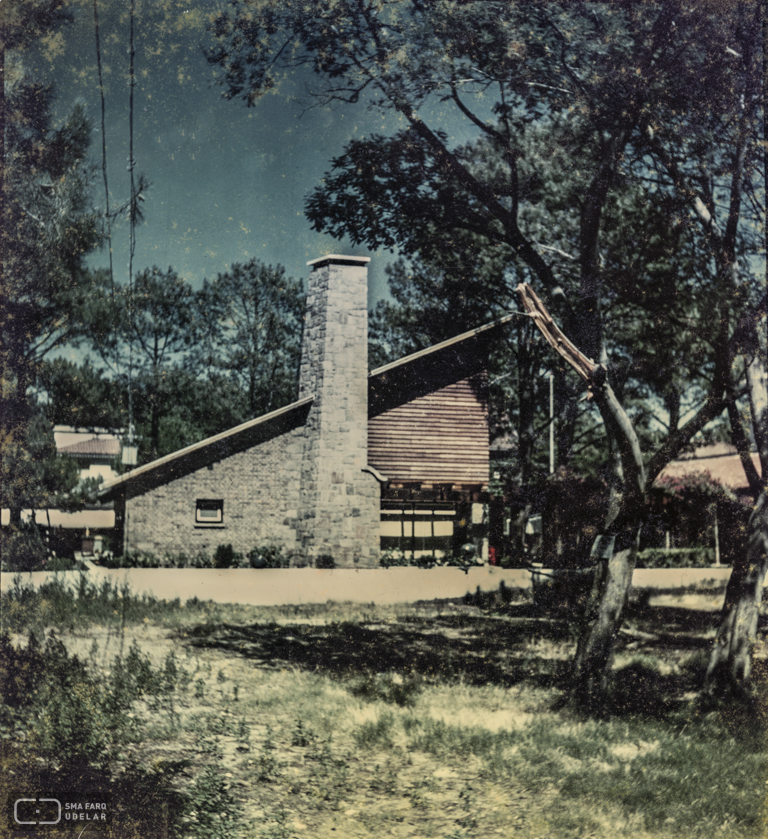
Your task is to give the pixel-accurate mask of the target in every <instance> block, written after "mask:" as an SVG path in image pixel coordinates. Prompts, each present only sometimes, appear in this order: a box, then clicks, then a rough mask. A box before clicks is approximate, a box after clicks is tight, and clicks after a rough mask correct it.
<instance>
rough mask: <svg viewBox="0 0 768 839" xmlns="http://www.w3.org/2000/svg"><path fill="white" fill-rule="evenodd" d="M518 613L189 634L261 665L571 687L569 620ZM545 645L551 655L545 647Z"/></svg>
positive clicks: (219, 628) (527, 610) (201, 629)
mask: <svg viewBox="0 0 768 839" xmlns="http://www.w3.org/2000/svg"><path fill="white" fill-rule="evenodd" d="M512 612H513V613H514V614H508V615H505V616H503V617H489V616H487V615H481V614H477V613H468V612H463V613H459V614H456V615H455V616H454V615H441V616H437V617H420V616H413V617H408V618H401V619H399V620H398V621H381V622H377V621H368V622H365V623H351V622H341V623H336V624H329V625H327V626H307V625H301V624H298V625H293V626H285V625H278V624H275V623H268V624H267V623H265V624H252V625H249V626H235V625H232V624H219V625H215V626H211V625H206V626H198V627H196V628H193V629H191V630H187V635H188V637H189V640H190V641H191V643H192V644H193V645H195V646H198V647H212V648H217V649H222V650H227V651H228V652H231V653H236V654H238V655H242V656H245V657H246V658H249V659H252V660H254V661H255V662H257V663H258V664H259V665H261V666H274V667H285V666H292V667H297V668H300V669H302V670H308V671H322V672H324V673H327V674H328V675H331V676H333V677H337V678H342V677H347V676H352V675H359V674H360V673H399V674H401V675H404V676H405V675H418V676H420V677H422V678H424V679H426V680H428V681H439V682H456V681H463V682H466V683H468V684H473V685H481V684H495V685H500V686H503V687H509V686H511V685H514V684H517V683H518V682H520V681H522V680H529V681H534V682H535V683H537V684H538V685H540V686H542V687H561V686H564V684H565V680H566V678H567V673H568V669H569V660H570V658H571V655H572V651H573V641H572V640H571V630H570V628H569V626H568V624H567V622H566V621H564V620H560V619H558V620H551V619H542V618H539V617H536V616H535V614H534V610H533V609H532V608H531V607H530V606H529V605H528V604H521V605H520V606H519V607H518V608H517V609H515V610H512ZM542 646H546V655H542V654H540V651H539V650H538V648H539V647H542Z"/></svg>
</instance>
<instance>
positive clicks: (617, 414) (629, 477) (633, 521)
mask: <svg viewBox="0 0 768 839" xmlns="http://www.w3.org/2000/svg"><path fill="white" fill-rule="evenodd" d="M517 291H518V294H519V295H520V299H521V301H522V304H523V306H524V307H525V309H526V311H527V312H528V314H529V315H530V316H531V317H532V318H533V321H534V323H535V324H536V326H537V327H538V329H539V330H540V332H541V334H542V335H543V336H544V339H545V340H546V341H547V343H548V344H550V346H552V347H553V349H554V350H555V351H556V352H557V353H559V354H560V355H561V356H562V357H563V358H564V359H565V360H566V361H567V362H568V364H570V365H571V367H573V369H574V370H575V371H576V372H577V373H578V375H579V376H580V377H581V378H582V379H583V380H584V381H585V382H586V384H587V388H588V398H590V399H593V400H594V402H595V404H596V405H597V407H598V408H599V410H600V414H601V416H602V418H603V422H604V423H605V427H606V431H607V433H608V434H610V435H611V437H612V439H613V440H614V442H615V444H616V447H617V450H618V453H619V457H620V462H621V478H622V489H621V490H620V491H619V492H617V493H616V494H615V495H614V497H612V499H611V504H610V505H609V510H608V514H607V517H606V521H605V523H604V526H603V532H602V534H601V535H600V536H599V537H598V539H599V540H600V542H599V543H596V546H595V548H596V549H595V550H593V553H594V554H596V555H597V556H596V558H597V567H596V570H595V579H594V582H593V585H592V591H591V592H590V596H589V599H588V601H587V605H586V609H585V613H584V617H583V619H582V625H581V631H580V634H579V643H578V647H577V650H576V658H575V660H574V669H573V695H572V699H573V702H574V704H575V705H577V706H578V707H580V708H582V709H584V710H587V711H589V712H592V713H594V712H597V713H599V712H600V711H601V710H602V704H603V702H604V700H605V696H606V688H607V679H608V674H609V672H610V660H611V653H612V648H613V638H614V635H615V633H616V631H617V630H618V629H619V627H620V626H621V622H622V620H623V614H624V607H625V605H626V602H627V595H628V593H629V589H630V586H631V583H632V572H633V571H634V568H635V562H636V560H637V551H638V547H639V543H640V528H641V526H642V523H643V520H644V516H645V505H646V502H645V489H646V480H647V479H646V470H645V467H644V465H643V458H642V453H641V451H640V443H639V440H638V438H637V434H636V433H635V430H634V427H633V426H632V421H631V420H630V418H629V417H628V416H627V413H626V411H625V410H624V408H623V407H622V405H621V403H620V402H619V400H618V398H617V397H616V394H615V393H614V391H613V388H612V387H611V385H610V383H609V381H608V376H607V371H606V369H605V367H603V366H602V365H600V364H596V363H595V362H594V361H592V359H590V358H587V357H586V356H585V355H584V354H583V353H582V352H581V351H580V350H579V349H578V348H577V347H576V346H575V345H574V344H573V342H572V341H570V340H569V339H568V338H567V337H566V336H565V335H564V334H563V332H562V330H561V329H560V327H559V326H558V325H557V324H556V323H555V321H554V320H553V318H552V317H551V315H550V314H549V312H548V311H547V310H546V308H545V307H544V304H543V303H542V302H541V300H540V299H539V298H538V297H537V296H536V294H535V293H534V291H533V290H532V289H531V287H530V286H529V285H528V284H526V283H521V284H520V285H519V286H518V287H517Z"/></svg>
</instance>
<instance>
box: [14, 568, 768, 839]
mask: <svg viewBox="0 0 768 839" xmlns="http://www.w3.org/2000/svg"><path fill="white" fill-rule="evenodd" d="M641 602H642V601H641ZM652 604H653V601H651V604H648V603H645V604H644V605H640V604H638V605H637V606H636V607H635V609H634V611H633V614H632V615H631V616H630V620H629V621H628V623H627V625H626V630H627V631H626V632H624V633H622V635H621V637H620V639H619V644H618V649H617V656H616V662H615V668H616V669H615V680H614V681H615V687H614V692H613V696H612V703H613V704H612V707H613V713H612V715H611V716H610V717H609V718H607V719H605V720H600V721H596V720H583V719H579V718H578V717H576V716H574V715H573V714H572V713H570V712H569V711H568V710H567V709H565V708H563V707H561V705H562V699H563V697H564V691H565V687H566V680H567V674H568V662H569V660H570V658H571V656H572V654H573V650H574V646H575V637H574V629H573V623H572V621H571V620H570V619H568V617H567V616H562V615H561V616H552V615H542V614H539V613H538V612H537V611H536V610H535V609H534V607H533V605H532V604H531V603H529V602H527V601H525V600H519V601H516V602H515V601H513V602H507V603H493V602H485V603H482V604H479V605H477V604H475V605H473V604H471V603H464V602H440V603H428V604H417V605H414V606H410V607H373V606H371V607H370V608H366V607H360V606H357V605H355V606H353V605H348V604H347V605H345V604H329V605H327V606H322V607H321V606H317V607H296V608H292V607H285V608H256V607H235V606H232V607H229V606H213V605H211V604H205V603H200V602H190V603H188V604H185V605H181V604H178V603H175V604H162V603H158V602H157V601H153V600H151V599H148V598H134V597H132V596H131V595H130V593H129V592H128V591H120V590H116V589H113V588H110V587H109V586H104V587H102V588H101V589H96V588H94V587H89V586H88V585H86V584H84V585H83V588H82V590H81V592H80V597H79V599H75V598H73V597H72V596H71V595H69V594H67V593H66V592H65V591H62V590H61V588H60V587H58V588H57V587H56V586H55V585H54V586H50V587H47V588H45V589H43V590H42V591H41V592H39V593H34V592H31V591H25V590H23V589H21V588H17V589H15V590H11V591H10V592H9V593H8V594H7V595H4V596H3V604H2V606H3V612H2V622H3V630H4V633H5V635H4V641H3V644H2V649H1V650H0V653H1V656H0V665H1V666H2V674H3V706H2V717H1V718H0V728H1V730H0V734H1V735H2V740H1V741H0V742H2V744H3V745H2V749H3V758H4V763H5V767H4V768H5V770H6V773H7V774H6V777H7V778H8V780H9V783H8V785H7V788H6V789H5V791H4V793H3V795H4V798H5V799H7V800H8V799H9V797H10V796H12V795H17V794H21V793H19V790H31V789H35V790H39V791H40V792H37V793H35V794H39V795H42V794H44V792H45V790H48V791H51V790H53V791H55V790H60V791H62V794H63V791H64V790H66V791H67V792H68V793H69V794H70V795H72V794H74V793H73V790H75V791H77V794H81V795H91V796H94V795H102V796H103V797H109V798H110V806H111V811H110V814H111V819H112V835H113V836H115V837H120V839H122V837H134V836H135V837H139V836H141V837H145V839H147V837H149V838H150V839H154V837H163V838H164V839H166V837H167V839H173V837H190V839H197V837H200V839H203V837H205V839H218V837H221V839H225V838H226V837H233V838H234V837H243V839H250V837H253V839H291V837H307V839H309V837H312V838H313V839H314V837H318V839H325V838H326V837H328V839H330V837H381V836H395V837H414V838H415V837H424V839H427V837H439V839H460V837H461V838H462V839H463V838H464V837H467V838H468V837H489V836H491V837H492V836H496V835H498V836H502V835H503V836H516V837H524V839H534V837H541V839H545V838H546V839H548V837H573V839H576V837H579V839H585V838H586V837H605V839H614V837H632V839H643V837H681V839H683V837H684V839H688V838H689V837H702V839H710V837H763V836H765V835H767V834H766V821H765V804H766V790H767V789H768V786H767V784H768V758H767V757H766V751H765V745H766V743H765V735H764V731H765V726H764V722H765V720H764V710H765V709H764V705H763V703H762V702H761V701H760V700H759V699H758V700H757V701H756V702H755V704H754V706H753V707H752V708H750V709H747V710H739V712H738V713H737V712H736V711H732V712H730V711H729V710H728V709H721V711H719V712H709V713H706V714H704V713H700V712H699V711H698V710H697V706H696V702H695V699H696V687H697V684H698V679H699V678H700V676H701V672H702V668H703V666H704V665H705V663H706V654H707V650H708V647H709V644H710V643H711V639H712V637H713V631H714V630H713V627H714V622H715V620H716V617H717V615H716V613H714V612H712V611H709V610H707V608H700V609H697V608H680V607H678V606H675V605H674V604H671V605H670V604H668V605H664V606H658V605H652ZM689 605H690V603H689ZM694 605H695V604H694ZM702 605H704V606H706V603H703V604H702ZM30 633H31V634H32V636H33V637H31V638H30ZM765 655H766V649H765V640H764V637H763V636H761V640H760V643H759V645H758V649H757V650H756V671H757V680H758V687H759V688H761V689H764V688H765V667H764V663H765ZM762 695H765V694H764V690H763V694H762ZM7 800H6V802H5V806H3V807H2V812H1V813H0V818H2V819H3V820H4V823H3V824H2V825H0V827H1V828H2V831H1V832H0V835H3V836H5V835H10V829H11V828H13V827H14V825H12V824H11V823H10V822H11V819H10V816H9V812H10V811H9V809H8V803H7ZM81 829H82V826H81V825H80V824H79V823H78V826H77V831H74V826H73V825H72V824H71V823H70V824H66V825H64V826H63V827H62V826H61V825H60V826H58V827H56V828H48V829H47V831H48V832H46V834H45V835H46V836H47V837H48V836H50V837H51V839H53V838H54V837H59V836H61V837H64V836H70V835H72V836H76V835H78V832H79V831H80V830H81ZM96 833H97V826H96V825H94V826H93V827H90V826H89V829H88V830H86V832H85V834H84V835H85V837H86V839H87V837H88V835H89V834H91V835H94V836H95V835H96ZM35 835H38V836H39V835H41V834H39V833H38V834H35Z"/></svg>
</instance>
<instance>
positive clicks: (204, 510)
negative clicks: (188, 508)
mask: <svg viewBox="0 0 768 839" xmlns="http://www.w3.org/2000/svg"><path fill="white" fill-rule="evenodd" d="M223 521H224V501H223V500H222V499H220V498H218V499H210V498H198V500H197V504H196V506H195V523H196V524H221V523H222V522H223Z"/></svg>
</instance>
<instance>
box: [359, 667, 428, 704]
mask: <svg viewBox="0 0 768 839" xmlns="http://www.w3.org/2000/svg"><path fill="white" fill-rule="evenodd" d="M423 687H424V684H423V680H422V679H421V677H420V676H419V674H418V673H406V674H405V675H404V676H403V675H401V674H399V673H366V674H364V675H362V676H359V677H357V678H355V679H352V681H351V682H350V684H349V687H348V690H349V692H350V693H351V694H352V695H353V696H359V697H360V698H361V699H365V700H367V701H368V702H377V701H381V702H388V703H392V704H393V705H399V706H400V707H401V708H402V707H407V706H411V705H413V704H414V702H415V701H416V697H417V696H418V694H419V693H420V691H421V690H422V688H423Z"/></svg>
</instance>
